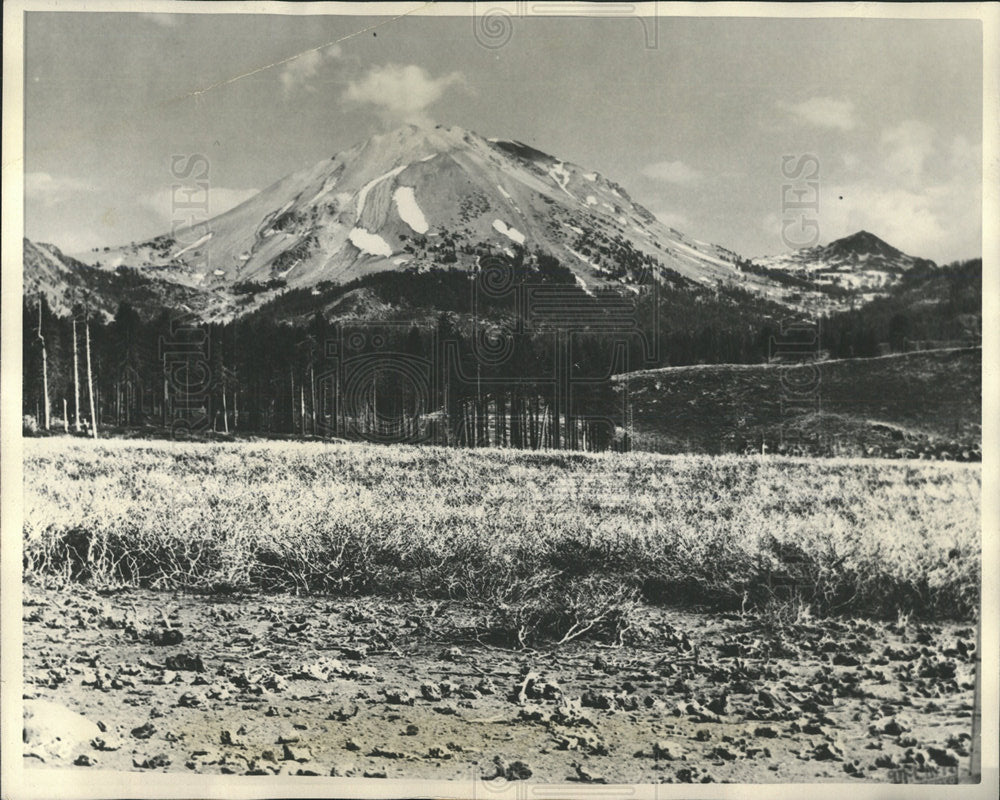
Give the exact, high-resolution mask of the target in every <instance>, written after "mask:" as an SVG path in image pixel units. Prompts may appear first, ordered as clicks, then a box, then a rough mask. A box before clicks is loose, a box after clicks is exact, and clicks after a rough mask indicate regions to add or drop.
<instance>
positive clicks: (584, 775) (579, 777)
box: [570, 761, 608, 783]
mask: <svg viewBox="0 0 1000 800" xmlns="http://www.w3.org/2000/svg"><path fill="white" fill-rule="evenodd" d="M571 766H572V767H573V770H574V772H576V776H575V777H571V778H570V780H571V781H579V782H580V783H607V782H608V781H607V779H606V778H605V777H604V776H603V775H600V774H598V773H596V772H594V771H593V770H591V769H589V768H588V767H585V766H584V765H583V764H579V763H577V762H576V761H574V762H573V763H572V765H571Z"/></svg>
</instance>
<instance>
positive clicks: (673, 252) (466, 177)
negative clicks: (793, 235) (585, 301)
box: [91, 125, 737, 290]
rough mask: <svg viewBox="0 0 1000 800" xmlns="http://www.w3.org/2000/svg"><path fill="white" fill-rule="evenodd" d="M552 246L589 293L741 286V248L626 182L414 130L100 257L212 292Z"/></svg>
mask: <svg viewBox="0 0 1000 800" xmlns="http://www.w3.org/2000/svg"><path fill="white" fill-rule="evenodd" d="M516 247H520V248H523V249H524V250H525V251H526V252H528V253H534V252H535V251H543V252H545V253H547V254H549V255H551V256H553V257H555V258H557V259H558V260H559V261H560V262H561V263H563V264H565V265H566V266H568V267H569V268H570V269H571V270H572V271H573V272H574V274H575V275H576V277H577V280H578V283H579V284H580V285H582V286H583V287H585V288H587V289H588V290H589V289H590V288H591V287H598V286H602V285H607V284H619V285H620V284H621V283H630V282H634V281H636V280H638V279H639V276H640V274H642V275H646V274H648V273H649V272H652V273H653V274H657V273H661V274H668V273H669V272H673V273H677V274H679V275H680V276H683V277H684V278H687V279H689V280H691V281H695V282H698V283H703V284H714V283H715V282H716V281H718V280H732V279H733V278H734V276H735V275H736V273H737V271H736V268H735V266H734V264H735V261H736V258H737V257H736V254H735V253H732V252H730V251H728V250H725V249H724V248H721V247H716V246H713V245H710V244H705V243H702V242H698V241H696V240H694V239H690V238H688V237H686V236H684V235H683V234H682V233H680V232H679V231H676V230H674V229H672V228H668V227H667V226H665V225H663V224H662V223H660V222H659V221H658V220H657V219H656V218H655V217H654V216H653V215H652V214H651V213H650V212H649V211H648V210H646V209H645V208H643V207H642V206H640V205H639V204H637V203H635V202H633V201H632V199H631V198H630V197H629V196H628V194H627V193H626V192H625V190H624V189H623V188H622V187H621V186H619V185H618V184H616V183H614V182H612V181H610V180H608V179H606V178H604V177H603V176H601V175H599V174H598V173H597V172H593V171H588V170H586V169H583V168H581V167H579V166H577V165H575V164H571V163H569V162H566V161H562V160H560V159H558V158H556V157H554V156H550V155H548V154H546V153H543V152H541V151H539V150H537V149H535V148H532V147H530V146H528V145H525V144H523V143H521V142H516V141H507V140H501V139H485V138H483V137H481V136H479V135H478V134H475V133H472V132H471V131H466V130H462V129H461V128H454V127H442V126H438V127H436V128H430V129H428V128H421V127H417V126H414V125H407V126H404V127H402V128H399V129H397V130H394V131H391V132H389V133H384V134H380V135H377V136H373V137H372V138H370V139H369V140H367V141H365V142H362V143H360V144H358V145H356V146H354V147H352V148H350V149H348V150H345V151H343V152H341V153H338V154H337V155H335V156H334V157H333V158H330V159H327V160H324V161H321V162H319V163H318V164H315V165H314V166H312V167H309V168H307V169H304V170H302V171H300V172H296V173H294V174H292V175H289V176H287V177H285V178H283V179H281V180H280V181H278V182H277V183H275V184H273V185H271V186H269V187H268V188H266V189H264V190H263V191H261V192H260V193H258V194H257V195H255V196H254V197H252V198H250V199H249V200H247V201H246V202H245V203H243V204H241V205H239V206H237V207H236V208H233V209H232V210H230V211H227V212H226V213H224V214H221V215H219V216H217V217H215V218H213V219H211V220H209V221H208V222H207V223H202V224H199V225H197V226H195V227H194V228H191V229H180V230H178V231H176V232H175V233H174V234H172V235H163V236H159V237H157V238H155V239H152V240H150V241H147V242H142V243H138V244H133V245H126V246H123V247H118V248H115V249H113V250H111V251H109V252H107V253H104V252H102V253H99V254H97V253H94V254H92V255H91V258H93V259H96V258H98V257H99V258H100V260H101V262H102V263H103V265H104V266H106V267H116V266H119V265H124V266H130V267H138V268H145V269H149V270H153V271H155V273H156V274H157V275H158V276H160V277H163V278H166V279H168V280H173V281H176V282H178V283H182V284H185V285H188V286H191V287H195V288H199V289H207V290H231V289H233V288H234V287H248V286H249V287H266V286H275V285H277V284H279V283H280V284H281V285H287V286H292V287H303V286H310V285H314V284H316V283H319V282H322V281H335V282H345V281H348V280H351V279H352V278H356V277H359V276H361V275H365V274H368V273H371V272H376V271H383V270H399V269H411V268H416V269H422V268H426V267H430V266H435V265H437V266H440V265H456V266H465V267H474V266H475V265H476V264H478V263H479V260H480V259H481V258H483V257H484V256H488V255H490V254H500V253H507V254H510V253H512V252H513V250H514V248H516Z"/></svg>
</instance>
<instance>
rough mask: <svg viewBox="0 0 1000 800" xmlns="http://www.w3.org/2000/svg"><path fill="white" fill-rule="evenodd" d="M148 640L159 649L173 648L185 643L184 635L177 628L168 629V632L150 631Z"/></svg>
mask: <svg viewBox="0 0 1000 800" xmlns="http://www.w3.org/2000/svg"><path fill="white" fill-rule="evenodd" d="M147 638H148V639H149V641H150V642H152V643H153V644H155V645H158V646H159V647H171V646H173V645H177V644H180V643H181V642H183V641H184V634H183V633H181V632H180V631H179V630H177V629H176V628H167V629H166V630H155V631H150V632H149V633H148V634H147Z"/></svg>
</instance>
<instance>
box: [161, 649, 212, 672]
mask: <svg viewBox="0 0 1000 800" xmlns="http://www.w3.org/2000/svg"><path fill="white" fill-rule="evenodd" d="M164 664H165V665H166V668H167V669H171V670H174V671H176V672H204V671H205V664H204V662H202V660H201V656H193V655H191V654H190V653H178V654H176V655H172V656H167V658H166V660H165V661H164Z"/></svg>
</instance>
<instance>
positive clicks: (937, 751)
mask: <svg viewBox="0 0 1000 800" xmlns="http://www.w3.org/2000/svg"><path fill="white" fill-rule="evenodd" d="M927 755H928V756H929V758H930V760H931V761H933V762H934V763H935V764H937V765H938V766H939V767H957V766H958V759H957V758H955V756H953V755H952V754H951V753H949V752H948V751H947V750H942V749H941V748H940V747H928V748H927Z"/></svg>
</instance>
